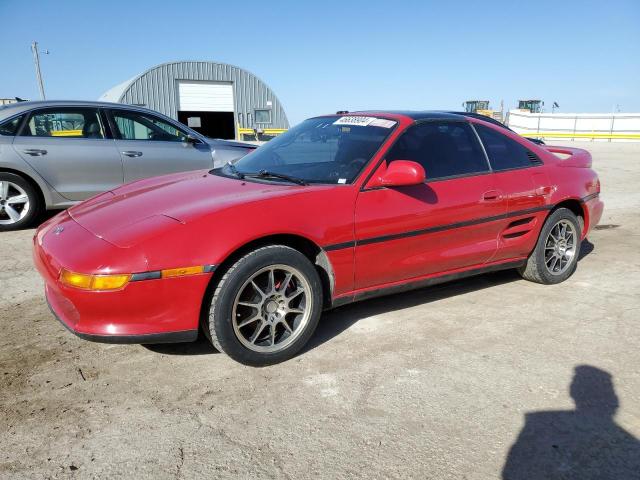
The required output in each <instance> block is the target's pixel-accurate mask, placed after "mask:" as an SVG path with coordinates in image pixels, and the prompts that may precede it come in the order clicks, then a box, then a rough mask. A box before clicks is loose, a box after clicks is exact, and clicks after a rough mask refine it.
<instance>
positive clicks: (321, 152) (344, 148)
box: [222, 116, 396, 184]
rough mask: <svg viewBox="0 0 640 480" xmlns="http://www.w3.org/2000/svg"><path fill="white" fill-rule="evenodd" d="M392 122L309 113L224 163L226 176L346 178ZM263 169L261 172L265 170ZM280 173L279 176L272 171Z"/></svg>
mask: <svg viewBox="0 0 640 480" xmlns="http://www.w3.org/2000/svg"><path fill="white" fill-rule="evenodd" d="M395 126H396V122H395V121H394V120H387V119H383V118H376V117H365V116H330V117H320V118H312V119H309V120H306V121H304V122H302V123H301V124H299V125H297V126H296V127H294V128H292V129H291V130H289V131H288V132H285V133H284V134H282V135H280V136H279V137H276V138H275V139H273V140H271V141H270V142H269V143H267V144H265V145H263V146H261V147H260V148H258V149H257V150H256V151H254V152H252V153H250V154H249V155H247V156H245V157H242V158H241V159H240V160H238V161H237V162H236V163H235V165H234V167H235V168H231V167H230V166H225V167H223V168H222V173H223V174H225V175H229V176H242V175H246V176H248V177H255V176H256V174H259V173H260V172H263V175H260V176H259V177H260V178H268V179H270V180H273V181H287V179H286V178H284V176H288V177H291V178H293V179H297V180H300V181H303V182H305V183H335V184H344V183H351V182H352V181H353V180H354V179H355V178H356V176H357V175H358V173H360V171H361V170H362V168H363V167H364V166H365V165H366V164H367V162H368V161H369V160H370V159H371V158H372V157H373V155H374V154H375V153H376V152H377V151H378V149H379V148H380V146H381V145H382V143H383V142H384V141H385V140H386V138H387V137H388V136H389V134H390V133H391V132H392V131H393V129H394V127H395ZM265 172H266V174H265ZM269 174H279V175H280V177H278V176H276V175H269Z"/></svg>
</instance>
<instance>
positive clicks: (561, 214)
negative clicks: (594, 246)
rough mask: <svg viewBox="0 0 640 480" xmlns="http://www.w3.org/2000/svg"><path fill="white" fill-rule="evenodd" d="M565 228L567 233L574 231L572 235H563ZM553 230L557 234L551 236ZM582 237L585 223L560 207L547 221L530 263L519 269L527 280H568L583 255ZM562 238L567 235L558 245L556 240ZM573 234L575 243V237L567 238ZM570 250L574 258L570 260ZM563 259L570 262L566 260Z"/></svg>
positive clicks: (545, 281)
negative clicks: (581, 248) (581, 253)
mask: <svg viewBox="0 0 640 480" xmlns="http://www.w3.org/2000/svg"><path fill="white" fill-rule="evenodd" d="M558 228H560V230H558ZM562 228H564V232H571V235H568V234H566V233H565V235H564V236H563V235H562V231H563V230H562ZM552 232H553V236H550V234H551V233H552ZM581 236H582V222H580V221H579V219H578V217H576V215H575V214H574V213H573V212H572V211H571V210H569V209H567V208H559V209H557V210H555V211H553V212H552V213H551V214H550V215H549V217H548V218H547V220H546V221H545V222H544V225H543V226H542V230H541V231H540V236H539V237H538V242H537V243H536V246H535V248H534V250H533V252H531V255H529V258H528V259H527V263H526V264H525V265H524V266H522V267H520V268H519V269H518V272H519V273H520V275H521V276H522V277H523V278H524V279H526V280H529V281H532V282H536V283H542V284H545V285H552V284H556V283H560V282H564V281H565V280H566V279H567V278H569V277H570V276H571V275H573V272H575V270H576V266H577V264H578V257H579V256H580V238H581ZM560 237H562V238H564V239H565V242H564V244H563V243H562V242H560V244H558V245H556V244H557V243H558V242H556V241H555V240H554V239H555V238H560ZM571 237H573V243H572V244H571V240H567V239H570V238H571ZM563 245H564V246H563ZM569 252H570V258H568V259H567V256H568V254H569ZM563 259H565V260H566V263H563ZM554 260H555V261H554ZM558 262H559V263H558Z"/></svg>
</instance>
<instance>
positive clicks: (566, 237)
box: [544, 219, 578, 275]
mask: <svg viewBox="0 0 640 480" xmlns="http://www.w3.org/2000/svg"><path fill="white" fill-rule="evenodd" d="M577 241H578V235H577V233H576V229H575V227H574V226H573V224H572V223H571V222H569V221H568V220H565V219H563V220H560V221H559V222H558V223H556V224H555V225H554V226H553V227H552V228H551V231H550V232H549V235H547V239H546V241H545V247H544V263H545V266H546V267H547V271H548V272H549V273H550V274H551V275H561V274H563V273H564V272H566V271H567V269H568V268H569V266H570V265H571V264H572V260H573V257H574V255H575V254H576V242H577Z"/></svg>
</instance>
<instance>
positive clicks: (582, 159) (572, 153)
mask: <svg viewBox="0 0 640 480" xmlns="http://www.w3.org/2000/svg"><path fill="white" fill-rule="evenodd" d="M540 146H541V147H542V148H544V149H545V150H547V151H548V152H551V153H553V154H555V155H556V156H557V157H558V158H560V162H559V163H558V165H560V166H561V167H581V168H591V162H592V160H591V154H590V153H589V152H587V151H586V150H582V149H581V148H571V147H553V146H551V145H540Z"/></svg>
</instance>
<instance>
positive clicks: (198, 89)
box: [178, 80, 236, 139]
mask: <svg viewBox="0 0 640 480" xmlns="http://www.w3.org/2000/svg"><path fill="white" fill-rule="evenodd" d="M178 100H179V109H178V120H179V121H180V122H181V123H183V124H185V125H187V126H188V127H191V128H193V129H194V130H195V131H197V132H199V133H201V134H202V135H205V136H207V137H211V138H223V139H232V138H235V137H236V129H235V116H234V101H233V83H231V82H203V81H187V80H180V81H178Z"/></svg>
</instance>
